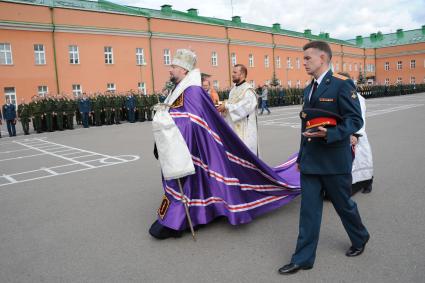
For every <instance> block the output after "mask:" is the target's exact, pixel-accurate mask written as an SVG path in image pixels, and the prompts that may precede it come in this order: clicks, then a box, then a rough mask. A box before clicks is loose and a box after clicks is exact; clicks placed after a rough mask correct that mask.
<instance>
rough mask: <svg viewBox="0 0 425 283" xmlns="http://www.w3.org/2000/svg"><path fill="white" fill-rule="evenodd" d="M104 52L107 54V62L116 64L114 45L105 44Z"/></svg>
mask: <svg viewBox="0 0 425 283" xmlns="http://www.w3.org/2000/svg"><path fill="white" fill-rule="evenodd" d="M103 53H104V56H105V64H107V65H112V64H114V49H113V48H112V46H104V47H103Z"/></svg>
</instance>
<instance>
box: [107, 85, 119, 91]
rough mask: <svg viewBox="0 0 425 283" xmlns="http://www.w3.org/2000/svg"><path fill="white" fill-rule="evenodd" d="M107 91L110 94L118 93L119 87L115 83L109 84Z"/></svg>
mask: <svg viewBox="0 0 425 283" xmlns="http://www.w3.org/2000/svg"><path fill="white" fill-rule="evenodd" d="M106 90H107V91H110V92H115V91H117V85H116V84H115V83H107V84H106Z"/></svg>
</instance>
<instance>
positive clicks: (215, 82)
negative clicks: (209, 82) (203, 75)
mask: <svg viewBox="0 0 425 283" xmlns="http://www.w3.org/2000/svg"><path fill="white" fill-rule="evenodd" d="M213 87H214V88H215V89H216V90H217V89H219V88H220V83H219V82H218V81H213Z"/></svg>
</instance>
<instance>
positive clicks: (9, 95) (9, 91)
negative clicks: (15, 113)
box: [4, 87, 16, 106]
mask: <svg viewBox="0 0 425 283" xmlns="http://www.w3.org/2000/svg"><path fill="white" fill-rule="evenodd" d="M4 97H5V98H6V100H10V103H12V104H15V106H16V91H15V88H14V87H5V88H4Z"/></svg>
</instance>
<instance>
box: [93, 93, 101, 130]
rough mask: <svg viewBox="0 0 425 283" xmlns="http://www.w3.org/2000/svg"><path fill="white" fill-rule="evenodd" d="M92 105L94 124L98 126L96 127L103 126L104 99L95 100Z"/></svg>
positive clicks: (96, 98)
mask: <svg viewBox="0 0 425 283" xmlns="http://www.w3.org/2000/svg"><path fill="white" fill-rule="evenodd" d="M92 105H93V112H94V121H93V124H96V126H102V120H101V115H102V112H103V103H102V98H100V97H95V98H93V100H92Z"/></svg>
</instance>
